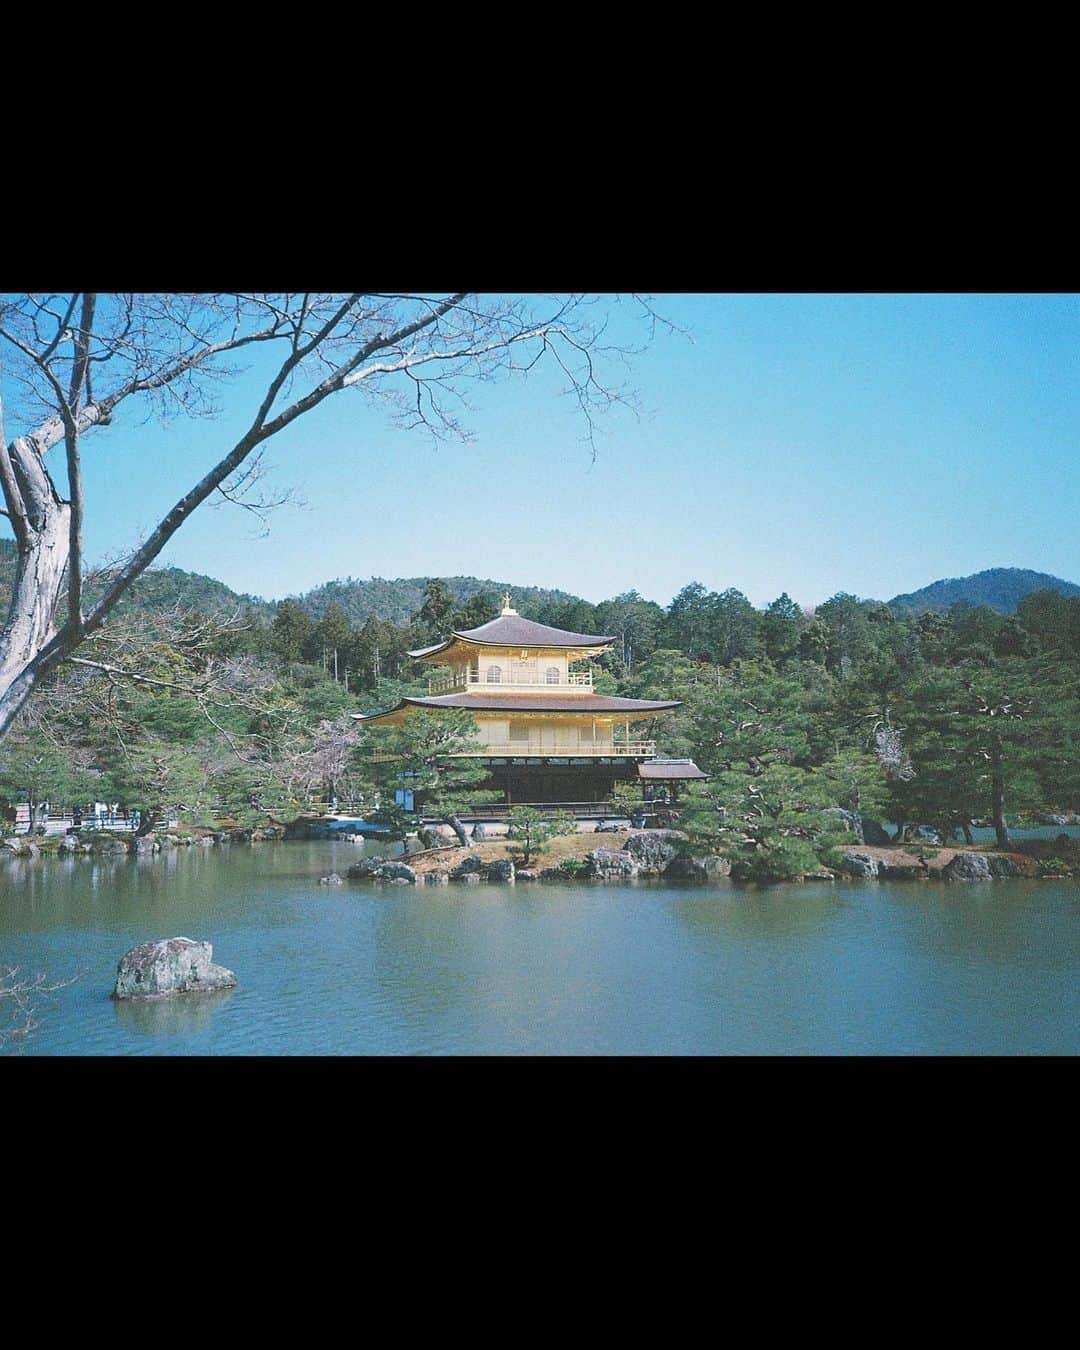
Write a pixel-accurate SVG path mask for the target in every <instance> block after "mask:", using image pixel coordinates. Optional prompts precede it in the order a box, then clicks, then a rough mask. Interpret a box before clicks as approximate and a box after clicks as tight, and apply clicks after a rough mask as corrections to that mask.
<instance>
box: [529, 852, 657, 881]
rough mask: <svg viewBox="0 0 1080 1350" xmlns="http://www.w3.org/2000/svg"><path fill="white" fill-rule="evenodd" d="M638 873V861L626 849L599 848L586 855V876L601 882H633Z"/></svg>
mask: <svg viewBox="0 0 1080 1350" xmlns="http://www.w3.org/2000/svg"><path fill="white" fill-rule="evenodd" d="M544 870H545V871H547V869H546V868H545V869H544ZM638 871H639V868H638V862H637V859H636V858H635V857H634V855H633V854H632V853H628V852H627V851H626V849H617V848H597V849H593V851H592V852H591V853H586V855H585V873H584V875H586V876H589V877H595V878H597V879H598V880H600V881H633V880H635V879H636V878H637V875H638Z"/></svg>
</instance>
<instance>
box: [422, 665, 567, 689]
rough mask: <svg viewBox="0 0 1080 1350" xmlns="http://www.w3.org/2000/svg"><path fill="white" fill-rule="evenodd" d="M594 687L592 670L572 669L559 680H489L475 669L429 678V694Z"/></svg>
mask: <svg viewBox="0 0 1080 1350" xmlns="http://www.w3.org/2000/svg"><path fill="white" fill-rule="evenodd" d="M592 687H593V673H592V671H591V670H576V671H571V672H570V673H569V674H567V675H566V677H565V678H563V677H562V672H561V671H560V678H559V679H558V680H548V679H546V678H545V679H541V678H539V677H538V678H537V679H533V680H522V679H513V680H509V679H501V680H489V679H488V678H487V676H486V675H479V674H478V673H477V672H476V671H475V670H469V671H462V672H461V673H460V674H458V675H445V676H443V677H442V679H438V680H428V693H429V694H452V693H454V692H455V691H457V690H461V689H473V690H479V689H490V690H492V691H493V692H495V691H498V690H500V689H511V690H514V689H525V690H533V689H591V688H592Z"/></svg>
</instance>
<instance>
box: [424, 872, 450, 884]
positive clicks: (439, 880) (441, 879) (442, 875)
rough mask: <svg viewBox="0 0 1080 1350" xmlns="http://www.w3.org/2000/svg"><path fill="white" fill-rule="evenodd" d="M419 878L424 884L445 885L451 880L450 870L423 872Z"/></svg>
mask: <svg viewBox="0 0 1080 1350" xmlns="http://www.w3.org/2000/svg"><path fill="white" fill-rule="evenodd" d="M418 880H419V881H420V884H421V885H423V886H445V885H447V884H448V882H449V881H450V873H449V872H421V873H420V874H419V878H418Z"/></svg>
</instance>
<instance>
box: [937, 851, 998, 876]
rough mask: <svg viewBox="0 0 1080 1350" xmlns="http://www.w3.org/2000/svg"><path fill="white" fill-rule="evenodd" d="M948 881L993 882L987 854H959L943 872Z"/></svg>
mask: <svg viewBox="0 0 1080 1350" xmlns="http://www.w3.org/2000/svg"><path fill="white" fill-rule="evenodd" d="M941 875H942V877H943V878H944V880H946V881H992V880H993V873H992V872H991V871H990V859H989V858H988V857H987V856H986V854H985V853H958V854H957V855H956V857H955V858H953V859H952V860H951V861H950V862H949V863H947V864H946V866H945V867H943V868H942V870H941Z"/></svg>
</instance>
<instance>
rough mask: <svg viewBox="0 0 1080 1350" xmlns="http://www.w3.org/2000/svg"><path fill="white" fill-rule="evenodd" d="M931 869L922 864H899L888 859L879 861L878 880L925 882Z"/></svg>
mask: <svg viewBox="0 0 1080 1350" xmlns="http://www.w3.org/2000/svg"><path fill="white" fill-rule="evenodd" d="M929 875H930V869H929V868H928V867H926V866H925V865H924V864H922V863H897V862H892V861H890V860H889V859H888V858H880V859H878V878H879V880H881V881H925V880H926V879H927V878H928V877H929Z"/></svg>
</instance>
